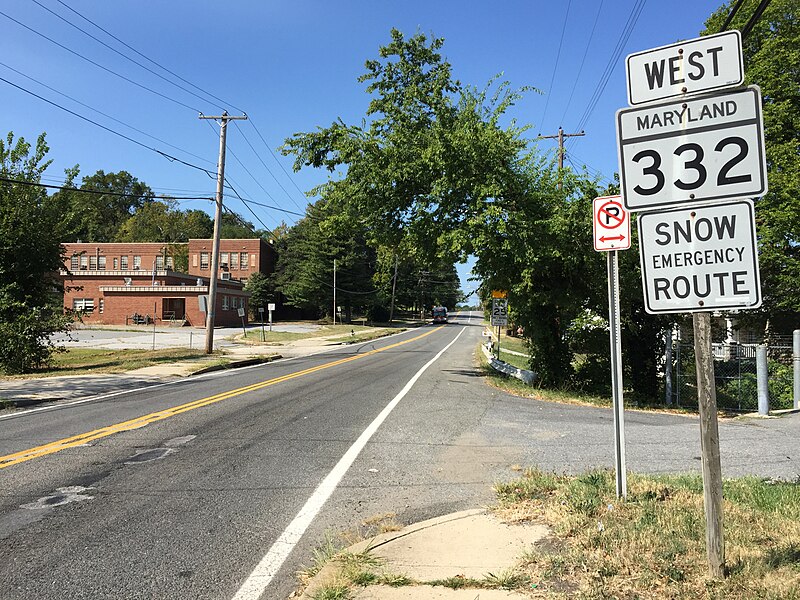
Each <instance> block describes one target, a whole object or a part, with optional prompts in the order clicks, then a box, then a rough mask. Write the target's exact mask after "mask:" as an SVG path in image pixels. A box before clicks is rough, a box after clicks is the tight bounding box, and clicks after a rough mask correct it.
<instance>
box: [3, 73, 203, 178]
mask: <svg viewBox="0 0 800 600" xmlns="http://www.w3.org/2000/svg"><path fill="white" fill-rule="evenodd" d="M0 81H3V82H5V83H7V84H8V85H10V86H12V87H15V88H17V89H18V90H21V91H23V92H25V93H26V94H30V95H31V96H33V97H34V98H38V99H39V100H42V101H43V102H47V103H48V104H50V105H52V106H55V107H56V108H59V109H61V110H63V111H64V112H67V113H69V114H71V115H73V116H75V117H78V118H79V119H83V120H84V121H86V122H87V123H91V124H92V125H95V126H97V127H99V128H100V129H104V130H105V131H108V132H109V133H113V134H114V135H116V136H119V137H121V138H122V139H125V140H128V141H129V142H131V143H134V144H136V145H137V146H141V147H142V148H145V149H147V150H151V151H153V152H155V153H156V154H160V155H161V156H163V157H164V158H166V159H167V160H168V161H170V162H178V163H181V164H182V165H186V166H187V167H192V168H193V169H197V170H198V171H202V172H203V173H205V174H206V175H208V176H209V177H211V178H212V179H214V178H215V177H216V174H215V173H212V172H211V171H209V170H208V169H204V168H203V167H200V166H198V165H193V164H192V163H190V162H186V161H185V160H181V159H180V158H177V157H175V156H172V155H171V154H167V153H166V152H163V151H161V150H158V149H157V148H153V147H152V146H148V145H147V144H145V143H143V142H140V141H139V140H136V139H134V138H132V137H130V136H127V135H125V134H124V133H120V132H119V131H116V130H114V129H111V128H110V127H106V126H105V125H102V124H100V123H98V122H97V121H93V120H92V119H90V118H89V117H85V116H83V115H82V114H80V113H77V112H75V111H73V110H70V109H68V108H66V107H64V106H61V105H60V104H58V103H56V102H53V101H52V100H48V99H47V98H45V97H44V96H40V95H39V94H37V93H35V92H32V91H30V90H28V89H26V88H24V87H22V86H21V85H17V84H16V83H13V82H11V81H9V80H8V79H5V78H3V77H0Z"/></svg>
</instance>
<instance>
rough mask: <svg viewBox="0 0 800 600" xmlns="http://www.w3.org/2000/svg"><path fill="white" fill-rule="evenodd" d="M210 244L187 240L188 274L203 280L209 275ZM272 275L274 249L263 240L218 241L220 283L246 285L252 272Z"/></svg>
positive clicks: (197, 240)
mask: <svg viewBox="0 0 800 600" xmlns="http://www.w3.org/2000/svg"><path fill="white" fill-rule="evenodd" d="M211 250H212V240H199V239H195V240H189V274H190V275H199V276H206V277H208V276H209V275H210V271H211ZM257 271H258V272H260V273H264V274H265V275H267V274H269V273H273V272H274V271H275V249H274V248H273V247H272V245H271V244H268V243H267V242H265V241H264V240H262V239H260V238H257V239H249V240H220V242H219V275H220V278H222V279H226V280H227V279H230V280H236V279H238V280H240V281H247V279H248V277H250V275H251V274H252V273H255V272H257Z"/></svg>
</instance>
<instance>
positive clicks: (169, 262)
mask: <svg viewBox="0 0 800 600" xmlns="http://www.w3.org/2000/svg"><path fill="white" fill-rule="evenodd" d="M167 268H168V269H169V270H170V271H174V270H175V261H173V260H172V257H171V256H168V257H167Z"/></svg>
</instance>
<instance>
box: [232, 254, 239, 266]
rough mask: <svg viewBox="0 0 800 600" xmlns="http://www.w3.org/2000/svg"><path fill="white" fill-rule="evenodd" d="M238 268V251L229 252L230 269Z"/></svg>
mask: <svg viewBox="0 0 800 600" xmlns="http://www.w3.org/2000/svg"><path fill="white" fill-rule="evenodd" d="M238 270H239V253H238V252H231V271H238Z"/></svg>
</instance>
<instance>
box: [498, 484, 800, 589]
mask: <svg viewBox="0 0 800 600" xmlns="http://www.w3.org/2000/svg"><path fill="white" fill-rule="evenodd" d="M628 484H629V490H628V500H627V501H626V502H621V501H618V500H617V498H616V493H615V483H614V476H613V474H612V473H610V472H607V471H593V472H589V473H587V474H584V475H582V476H579V477H570V476H565V475H555V474H551V473H543V472H541V471H538V470H529V471H526V473H525V474H524V476H523V477H522V478H520V479H517V480H514V481H512V482H510V483H506V484H501V485H498V486H497V488H496V489H497V493H498V497H499V499H500V503H499V505H498V507H497V509H496V510H497V512H498V514H499V515H500V516H501V518H503V519H506V520H508V521H512V522H521V521H538V522H544V523H547V524H548V525H549V526H550V527H551V528H552V529H553V531H554V536H555V538H554V539H550V540H547V541H546V542H545V543H543V544H540V545H537V547H536V548H535V549H534V550H533V551H531V552H530V553H528V554H527V555H526V556H525V557H524V562H523V574H524V575H525V576H527V577H528V578H529V579H530V581H531V585H530V588H531V589H534V590H536V592H537V594H538V595H541V596H542V597H548V598H586V599H589V598H631V599H633V598H642V599H645V598H653V599H655V598H670V599H686V600H689V599H691V600H694V599H696V598H708V599H723V598H724V599H726V600H728V599H730V600H750V599H754V598H759V599H762V598H766V599H774V600H778V599H779V598H780V599H785V600H796V599H798V598H800V486H798V484H797V483H789V482H774V481H763V480H759V479H755V478H744V479H735V480H729V481H726V482H725V489H724V496H725V505H724V518H725V537H726V554H727V565H728V576H727V577H726V578H725V579H724V580H722V581H715V580H712V579H711V578H710V577H709V576H708V569H707V563H706V553H705V520H704V514H703V493H702V481H701V480H700V478H699V477H697V476H659V477H647V476H641V475H634V474H631V475H630V476H629V479H628Z"/></svg>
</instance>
